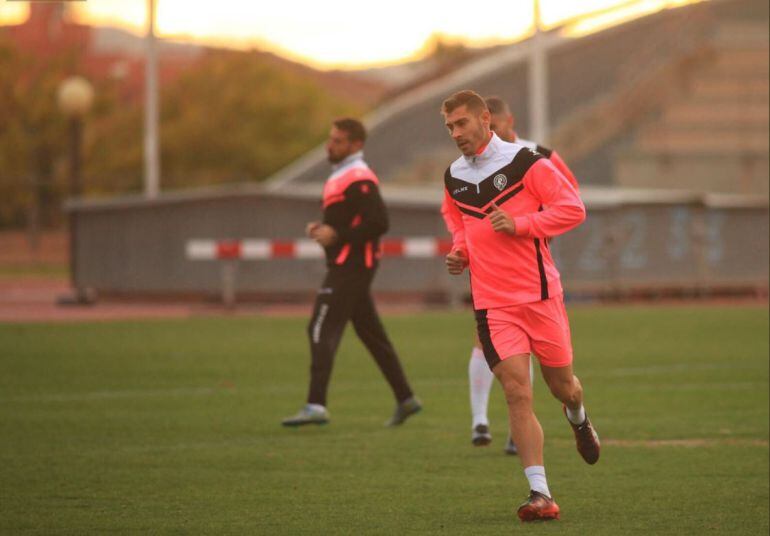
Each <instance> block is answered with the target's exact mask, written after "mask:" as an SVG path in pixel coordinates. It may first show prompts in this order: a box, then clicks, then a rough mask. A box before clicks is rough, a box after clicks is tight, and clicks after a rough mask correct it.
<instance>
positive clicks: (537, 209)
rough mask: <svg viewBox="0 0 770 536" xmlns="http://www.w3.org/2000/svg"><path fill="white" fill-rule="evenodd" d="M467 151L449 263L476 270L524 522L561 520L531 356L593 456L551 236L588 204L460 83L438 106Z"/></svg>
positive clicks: (447, 190)
mask: <svg viewBox="0 0 770 536" xmlns="http://www.w3.org/2000/svg"><path fill="white" fill-rule="evenodd" d="M441 112H442V114H443V116H444V124H445V126H446V128H447V130H448V131H449V134H450V136H451V137H452V139H453V140H454V142H455V144H456V145H457V147H458V149H459V150H460V152H461V153H462V155H461V156H460V157H459V158H458V159H457V160H455V161H454V162H453V163H452V164H451V165H450V166H449V168H447V170H446V173H445V175H444V202H443V206H442V213H444V214H446V215H447V217H448V218H450V219H451V221H452V225H451V228H452V229H453V236H452V241H453V246H452V250H451V251H450V253H449V254H448V255H447V256H446V265H447V270H448V271H449V273H450V274H453V275H460V274H462V273H463V271H464V270H465V269H466V268H469V269H470V278H471V297H472V299H473V308H474V313H475V316H476V328H477V331H478V335H479V340H480V341H481V344H482V347H483V349H484V357H485V359H486V361H487V363H488V365H489V368H490V369H491V370H492V372H493V373H494V375H495V377H497V379H498V381H499V382H500V385H501V386H502V388H503V392H504V393H505V398H506V402H507V405H508V418H509V427H510V430H511V434H512V435H513V440H514V442H515V443H516V446H517V447H518V450H519V459H520V460H521V464H522V466H523V468H524V474H525V476H526V477H527V480H528V482H529V489H530V492H529V497H528V499H527V500H526V501H525V502H524V503H523V504H522V505H521V506H519V507H518V510H517V515H518V517H519V519H521V520H522V521H535V520H551V519H558V518H559V515H560V510H559V506H558V505H557V504H556V502H555V501H554V500H553V497H552V496H551V491H550V489H549V487H548V482H547V480H546V475H545V467H544V464H543V429H542V427H541V426H540V422H539V421H538V419H537V417H536V416H535V413H534V411H533V407H532V385H531V382H530V377H529V356H530V354H534V355H535V357H536V358H537V359H538V360H539V361H540V369H541V371H542V374H543V378H544V380H545V383H546V384H547V385H548V387H549V389H550V391H551V393H552V394H553V395H554V397H556V398H557V399H558V400H559V401H561V403H562V408H563V411H564V413H565V415H566V417H567V420H568V422H569V424H570V426H571V427H572V430H573V432H574V435H575V441H576V444H577V450H578V452H579V454H580V455H581V456H582V458H583V459H584V460H585V461H586V462H587V463H589V464H594V463H596V462H597V461H598V460H599V453H600V443H599V436H598V435H597V434H596V432H595V430H594V428H593V426H592V424H591V421H590V420H589V419H588V416H587V414H586V411H585V408H584V407H583V387H582V385H581V383H580V381H579V380H578V378H577V377H576V376H575V375H574V373H573V369H572V360H573V355H572V342H571V338H570V329H569V322H568V319H567V313H566V311H565V308H564V301H563V299H562V286H561V281H560V276H559V272H558V270H557V269H556V266H555V264H554V262H553V258H552V257H551V253H550V251H549V248H548V242H547V238H549V237H554V236H558V235H561V234H564V233H566V232H567V231H569V230H571V229H573V228H575V227H577V226H578V225H580V224H581V223H582V222H583V221H584V220H585V207H584V206H583V202H582V201H581V200H580V196H579V195H578V193H577V190H576V189H575V187H574V186H573V185H572V184H571V183H570V181H569V180H568V179H567V178H566V177H565V176H564V175H563V174H562V173H561V172H559V170H558V169H556V167H555V166H554V165H553V163H551V162H550V161H549V160H548V159H547V158H545V157H544V156H543V155H541V154H539V153H537V152H535V151H532V150H531V149H528V148H527V147H524V146H523V145H520V144H517V143H507V142H504V141H503V140H501V139H500V138H499V137H498V136H497V135H496V134H494V133H493V132H491V130H490V126H489V125H490V113H489V109H488V108H487V104H486V103H485V102H484V99H482V98H481V96H479V95H478V94H477V93H475V92H473V91H468V90H465V91H460V92H458V93H455V94H453V95H451V96H450V97H449V98H447V99H446V100H445V101H444V103H443V105H442V108H441Z"/></svg>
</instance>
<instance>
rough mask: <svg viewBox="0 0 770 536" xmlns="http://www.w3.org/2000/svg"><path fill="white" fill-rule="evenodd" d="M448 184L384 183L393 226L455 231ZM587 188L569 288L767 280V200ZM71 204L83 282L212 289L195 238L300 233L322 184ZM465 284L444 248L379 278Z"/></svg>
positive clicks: (408, 230)
mask: <svg viewBox="0 0 770 536" xmlns="http://www.w3.org/2000/svg"><path fill="white" fill-rule="evenodd" d="M439 195H440V192H434V191H423V190H414V191H409V192H403V191H389V190H387V189H386V190H385V197H386V201H387V202H388V206H389V210H390V219H391V230H390V232H389V233H388V236H389V237H402V236H439V237H442V236H446V231H445V229H444V225H443V222H442V220H441V218H440V216H439V214H438V204H439ZM583 196H584V199H585V201H586V206H587V207H588V214H589V216H588V219H587V221H586V223H585V224H584V225H583V226H581V227H580V228H578V229H576V230H574V231H572V232H570V233H569V234H568V235H566V236H564V237H560V238H557V239H555V240H554V241H553V242H552V244H551V247H552V250H553V252H554V255H555V257H556V259H557V262H558V265H559V268H560V270H561V272H562V276H563V279H564V284H565V288H566V289H567V291H568V292H574V293H589V294H595V293H607V292H620V293H623V292H631V291H634V290H644V289H647V290H649V289H683V288H686V289H706V288H716V287H719V288H724V287H731V288H732V287H741V288H746V287H761V288H766V287H767V279H768V207H767V200H762V199H760V200H759V202H757V201H756V200H753V201H750V202H747V201H746V199H741V200H736V199H734V198H729V197H724V196H723V197H714V196H711V197H696V196H692V195H689V194H672V193H670V194H656V193H650V192H647V193H643V192H622V191H610V190H589V189H587V190H586V191H584V192H583ZM70 213H71V216H72V218H73V221H74V223H75V229H76V233H77V239H76V247H75V250H76V256H75V265H76V281H77V285H78V286H79V287H81V288H86V287H88V288H93V289H95V290H96V291H97V292H99V293H102V294H123V295H148V294H159V295H194V296H202V295H217V294H218V293H219V292H220V290H221V274H222V266H221V263H220V262H219V261H191V260H188V259H187V258H186V255H185V244H186V242H187V241H188V240H190V239H205V238H209V239H238V238H283V239H292V238H299V237H301V236H302V233H303V230H304V226H305V223H306V222H307V221H309V220H312V219H317V218H318V216H319V213H320V207H319V203H318V199H317V196H316V195H313V194H303V193H298V194H294V195H286V194H276V193H267V192H262V191H259V190H253V191H248V192H244V191H241V192H231V193H223V192H219V193H217V194H216V195H211V194H206V193H202V194H185V195H176V196H173V195H167V196H165V197H163V198H162V199H161V200H159V201H154V202H147V201H143V200H133V199H124V200H120V201H111V202H104V203H100V202H87V203H85V202H81V203H78V204H73V205H71V206H70ZM324 272H325V268H324V265H323V262H322V261H320V260H289V259H282V260H272V261H241V262H239V263H238V268H237V291H238V292H240V293H241V294H254V295H260V296H263V297H270V298H271V299H294V298H296V297H297V296H300V295H308V294H310V293H312V292H313V290H314V289H315V288H316V287H317V286H318V285H319V283H320V281H321V279H322V277H323V274H324ZM466 287H467V277H461V278H450V277H449V276H448V275H447V274H446V272H445V270H444V265H443V259H440V258H437V259H432V260H420V259H412V260H408V259H396V258H387V259H384V260H383V261H382V265H381V269H380V273H379V275H378V278H377V280H376V284H375V289H376V290H377V291H380V292H384V293H391V294H399V293H414V292H419V293H423V294H425V295H442V296H446V295H450V294H453V293H454V294H457V293H461V292H464V291H465V290H466Z"/></svg>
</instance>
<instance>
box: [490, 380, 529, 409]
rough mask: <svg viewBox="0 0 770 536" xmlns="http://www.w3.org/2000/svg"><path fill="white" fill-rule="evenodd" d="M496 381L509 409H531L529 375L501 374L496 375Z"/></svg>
mask: <svg viewBox="0 0 770 536" xmlns="http://www.w3.org/2000/svg"><path fill="white" fill-rule="evenodd" d="M498 379H499V381H500V385H501V386H502V388H503V393H504V394H505V400H506V402H507V403H508V406H509V407H511V408H521V409H525V408H531V407H532V386H531V385H530V383H529V373H527V374H525V375H522V374H511V373H503V374H500V375H498Z"/></svg>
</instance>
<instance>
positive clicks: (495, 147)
mask: <svg viewBox="0 0 770 536" xmlns="http://www.w3.org/2000/svg"><path fill="white" fill-rule="evenodd" d="M501 143H503V141H502V140H501V139H500V138H499V137H498V136H497V134H495V133H494V132H492V137H490V139H489V143H487V145H486V147H484V148H483V149H482V151H481V152H480V153H478V154H474V155H471V156H465V155H463V158H465V161H466V162H467V163H468V165H472V166H480V165H482V164H484V162H487V161H488V160H489V159H490V158H492V157H493V156H494V155H495V154H497V152H498V151H499V150H500V144H501Z"/></svg>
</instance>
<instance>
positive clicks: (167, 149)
mask: <svg viewBox="0 0 770 536" xmlns="http://www.w3.org/2000/svg"><path fill="white" fill-rule="evenodd" d="M362 111H363V110H362V109H361V107H360V105H355V104H351V103H348V102H344V101H340V100H339V99H336V98H335V97H334V96H333V95H331V94H330V93H329V92H328V91H327V90H326V89H324V88H322V87H321V86H320V85H319V84H318V83H317V82H315V81H313V80H311V79H310V78H309V77H307V76H304V75H303V74H301V73H298V72H290V71H287V70H286V69H281V68H280V67H279V66H278V65H277V64H275V63H274V62H269V61H267V60H266V59H265V58H264V57H263V56H259V55H257V54H251V53H246V52H237V51H214V52H210V53H208V54H207V55H206V56H205V57H204V58H202V59H201V61H200V62H199V63H198V64H197V65H196V66H195V67H193V68H192V69H191V70H190V71H188V72H187V73H185V74H184V75H182V77H180V78H179V79H178V80H177V81H176V82H175V83H173V84H171V85H169V86H167V87H166V88H164V89H163V92H162V100H161V126H160V138H161V166H162V173H161V176H162V178H161V181H162V183H161V188H162V189H174V188H183V187H190V186H200V185H208V184H217V183H225V182H235V181H261V180H264V179H265V178H267V177H268V176H269V175H271V174H272V173H274V172H275V171H277V170H278V169H280V168H281V167H283V166H285V165H287V164H288V163H290V162H291V161H292V160H294V159H295V158H297V157H298V156H300V155H302V154H303V153H305V152H306V151H307V150H309V149H311V148H312V147H313V146H314V145H316V144H318V143H319V142H321V141H322V140H323V138H324V136H325V135H326V133H327V132H328V129H329V124H330V122H331V120H332V119H333V118H335V117H337V116H340V115H359V114H360V113H361V112H362ZM141 129H142V115H141V110H140V109H139V107H135V108H131V109H124V110H118V111H116V113H115V114H114V115H113V116H112V117H110V118H107V119H106V120H105V121H102V122H101V123H100V124H99V125H98V126H97V128H96V131H95V133H94V134H95V135H94V138H93V143H92V147H91V150H90V151H89V157H88V159H87V160H86V162H87V166H88V172H87V174H88V176H89V179H87V183H88V184H90V185H91V188H92V191H100V192H129V191H133V192H138V191H140V190H141V177H142V173H143V167H142V145H141V141H142V138H141V135H142V133H141Z"/></svg>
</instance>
